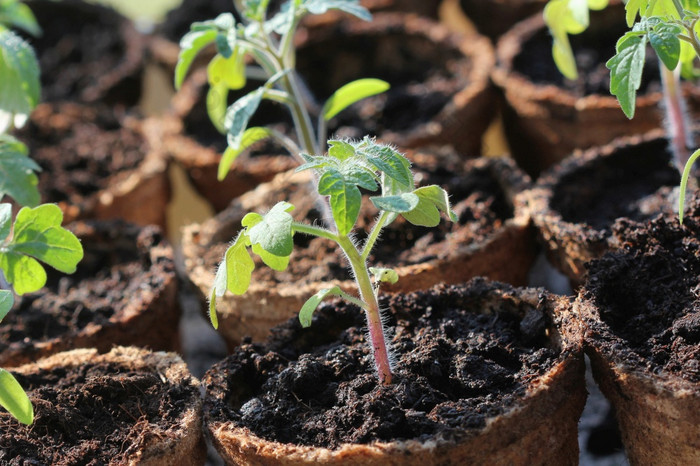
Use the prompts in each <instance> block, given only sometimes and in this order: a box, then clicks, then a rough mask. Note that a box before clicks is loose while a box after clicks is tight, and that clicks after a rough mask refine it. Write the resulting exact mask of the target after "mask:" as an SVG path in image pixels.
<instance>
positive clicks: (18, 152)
mask: <svg viewBox="0 0 700 466" xmlns="http://www.w3.org/2000/svg"><path fill="white" fill-rule="evenodd" d="M27 153H28V151H27V147H26V146H25V145H24V144H22V143H21V142H19V141H18V140H17V139H15V138H13V137H12V136H9V135H6V134H0V198H2V197H4V196H5V195H8V196H11V197H12V198H14V200H15V201H17V202H18V203H19V204H20V205H26V206H32V207H33V206H35V205H37V204H38V203H39V199H40V197H39V189H38V188H37V182H38V180H37V177H36V174H35V173H34V172H37V171H41V167H39V165H37V163H36V162H34V161H33V160H32V159H30V158H29V157H28V156H27Z"/></svg>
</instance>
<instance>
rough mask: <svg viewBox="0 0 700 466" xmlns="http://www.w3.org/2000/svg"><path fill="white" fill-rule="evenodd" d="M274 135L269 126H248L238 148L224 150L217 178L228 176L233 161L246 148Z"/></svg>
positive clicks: (221, 178)
mask: <svg viewBox="0 0 700 466" xmlns="http://www.w3.org/2000/svg"><path fill="white" fill-rule="evenodd" d="M270 136H272V130H270V129H268V128H262V127H260V126H254V127H252V128H248V129H246V130H245V131H244V132H243V135H242V136H241V142H240V143H239V145H238V147H237V148H235V149H234V148H233V147H231V146H229V147H227V148H226V150H225V151H224V155H223V156H222V157H221V162H219V169H218V172H217V175H216V176H217V178H218V180H219V181H221V180H223V179H224V178H226V175H227V174H228V172H229V171H230V170H231V167H233V162H235V160H236V158H238V156H239V155H241V154H242V153H243V152H244V151H245V150H246V149H248V148H249V147H250V146H252V145H253V144H256V143H258V142H260V141H262V140H264V139H267V138H269V137H270Z"/></svg>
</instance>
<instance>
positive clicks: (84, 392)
mask: <svg viewBox="0 0 700 466" xmlns="http://www.w3.org/2000/svg"><path fill="white" fill-rule="evenodd" d="M16 377H17V380H18V381H19V383H20V384H21V385H22V386H23V387H24V388H25V389H26V390H27V391H28V393H29V396H30V398H31V399H32V401H33V404H34V410H35V418H34V424H32V425H31V426H28V427H27V426H20V425H19V423H18V422H17V421H15V420H14V419H12V418H11V417H10V416H9V415H7V414H3V415H2V416H0V463H2V464H5V465H12V466H15V465H16V466H19V465H29V464H52V465H88V464H89V465H100V464H127V460H128V458H129V457H130V456H131V457H133V455H134V454H135V452H137V451H138V450H139V449H140V448H143V447H144V446H146V445H149V444H150V445H152V444H153V443H154V442H155V441H158V440H160V439H162V438H163V436H164V435H165V436H167V435H168V434H169V432H172V429H173V427H174V426H175V425H177V423H178V422H179V420H180V419H181V416H182V415H183V414H184V412H185V411H186V410H187V409H188V406H189V403H191V402H192V400H193V399H196V397H198V396H199V392H198V388H197V386H196V385H195V384H194V383H186V382H185V383H183V381H178V382H171V381H168V380H167V379H166V378H165V377H164V376H163V375H159V374H157V373H155V372H154V371H151V372H149V371H147V370H144V369H134V368H130V367H125V366H123V365H120V364H117V363H106V362H102V363H88V364H83V365H79V366H76V367H72V368H70V370H69V369H66V368H63V367H58V368H54V369H52V370H40V371H37V372H36V373H35V374H31V375H19V374H17V375H16Z"/></svg>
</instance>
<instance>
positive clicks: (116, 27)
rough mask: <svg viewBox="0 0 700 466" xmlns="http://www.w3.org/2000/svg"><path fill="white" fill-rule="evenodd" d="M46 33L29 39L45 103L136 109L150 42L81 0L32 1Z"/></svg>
mask: <svg viewBox="0 0 700 466" xmlns="http://www.w3.org/2000/svg"><path fill="white" fill-rule="evenodd" d="M27 4H28V5H29V7H30V8H31V9H32V11H33V12H34V15H35V16H36V19H37V21H38V23H39V26H41V29H42V31H43V33H42V34H41V36H39V37H36V38H35V37H29V38H28V40H29V42H30V43H31V44H32V46H33V47H34V48H35V50H36V53H37V58H38V59H39V68H40V70H41V90H42V99H41V100H42V101H61V100H71V101H76V102H83V103H94V102H103V103H107V104H110V105H116V104H121V105H124V106H133V105H136V104H137V103H138V101H139V99H140V97H141V90H142V86H141V80H142V78H143V73H144V61H143V57H144V52H145V45H146V40H145V37H144V36H143V35H141V34H140V33H139V32H137V31H136V29H135V28H134V26H133V24H132V23H131V21H130V20H128V19H127V18H125V17H123V16H122V15H120V14H119V13H117V12H116V11H114V10H112V9H111V8H107V7H104V6H100V5H95V4H93V3H87V2H84V1H81V0H62V1H60V2H56V1H53V0H28V1H27Z"/></svg>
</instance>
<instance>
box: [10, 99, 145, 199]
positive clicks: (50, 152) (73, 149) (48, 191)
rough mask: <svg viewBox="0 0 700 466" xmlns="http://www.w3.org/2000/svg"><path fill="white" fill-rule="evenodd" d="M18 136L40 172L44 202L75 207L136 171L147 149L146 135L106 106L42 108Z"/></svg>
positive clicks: (36, 111) (47, 106) (72, 105)
mask: <svg viewBox="0 0 700 466" xmlns="http://www.w3.org/2000/svg"><path fill="white" fill-rule="evenodd" d="M132 126H133V125H132ZM18 136H19V137H20V139H22V141H24V142H25V143H26V144H27V146H28V147H29V153H30V154H31V156H32V158H33V159H34V160H35V161H36V162H37V163H38V164H39V165H40V166H41V168H42V172H40V173H39V187H40V192H41V198H42V202H61V201H67V202H69V203H70V204H73V205H77V204H79V202H80V201H81V200H83V199H84V198H85V197H87V196H89V195H91V194H93V193H95V192H97V191H99V190H100V189H104V188H106V187H107V186H108V185H109V182H110V180H111V179H112V177H114V176H115V175H118V174H119V173H121V172H124V171H127V170H132V169H134V168H136V167H137V166H138V165H139V164H140V163H141V162H142V161H143V159H144V158H145V156H146V154H147V152H148V151H149V146H148V144H147V142H146V140H145V139H144V137H143V135H141V134H140V133H139V132H138V131H136V130H135V129H134V128H133V127H130V126H128V125H124V118H123V116H120V115H117V114H116V113H115V111H114V110H113V109H110V108H108V107H104V106H90V107H83V106H79V105H75V104H70V103H62V104H43V105H40V106H39V107H38V108H37V109H36V110H35V112H34V113H33V114H32V117H31V119H30V120H29V122H28V123H27V125H26V126H25V127H24V128H23V129H22V130H21V131H19V132H18Z"/></svg>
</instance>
